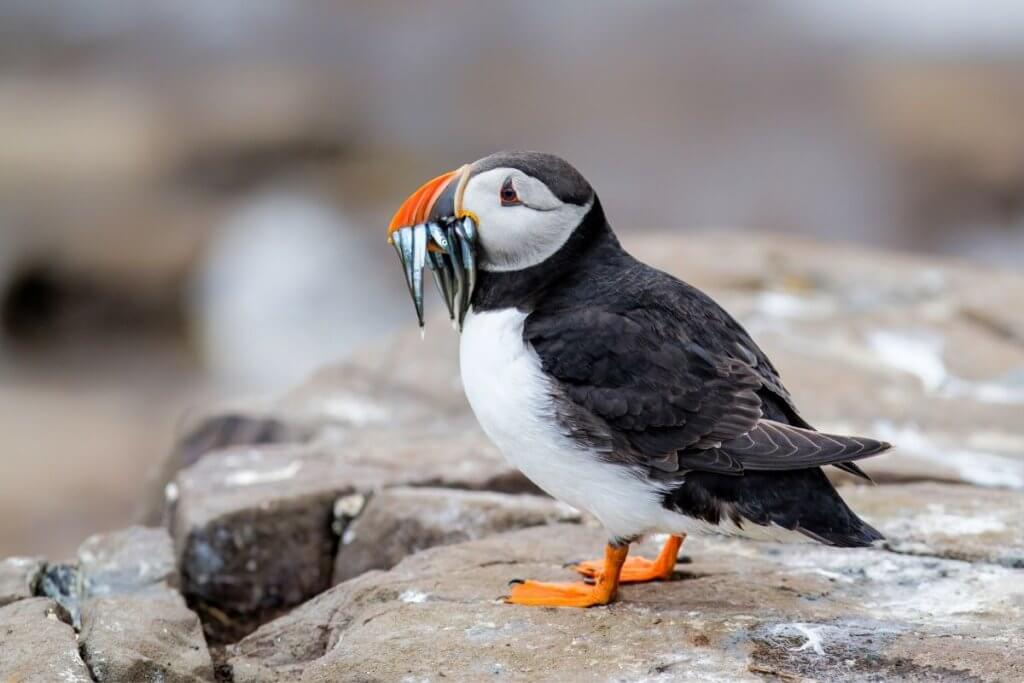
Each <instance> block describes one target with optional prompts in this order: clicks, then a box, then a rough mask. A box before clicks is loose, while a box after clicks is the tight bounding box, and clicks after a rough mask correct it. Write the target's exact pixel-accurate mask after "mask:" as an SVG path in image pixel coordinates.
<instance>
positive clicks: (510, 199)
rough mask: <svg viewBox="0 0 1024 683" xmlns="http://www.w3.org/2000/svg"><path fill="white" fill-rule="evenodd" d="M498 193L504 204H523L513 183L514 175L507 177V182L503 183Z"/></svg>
mask: <svg viewBox="0 0 1024 683" xmlns="http://www.w3.org/2000/svg"><path fill="white" fill-rule="evenodd" d="M498 194H499V196H500V197H501V205H502V206H515V205H516V204H522V202H521V201H519V194H518V193H517V192H516V188H515V186H514V185H513V184H512V176H509V177H508V178H505V182H503V183H502V184H501V192H500V193H498Z"/></svg>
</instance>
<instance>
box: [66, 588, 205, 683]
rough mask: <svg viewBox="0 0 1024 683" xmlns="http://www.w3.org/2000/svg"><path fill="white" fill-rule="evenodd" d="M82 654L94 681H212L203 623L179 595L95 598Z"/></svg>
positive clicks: (87, 609)
mask: <svg viewBox="0 0 1024 683" xmlns="http://www.w3.org/2000/svg"><path fill="white" fill-rule="evenodd" d="M80 643H81V654H82V657H83V658H84V660H85V662H86V664H87V665H88V666H89V670H90V671H91V672H92V676H93V680H95V681H100V682H103V681H110V682H111V683H113V682H116V681H160V682H161V683H192V682H194V681H213V680H214V676H213V663H212V661H211V659H210V652H209V650H208V649H207V646H206V639H205V638H204V637H203V628H202V624H200V622H199V617H198V616H197V615H196V614H195V612H193V611H191V610H190V609H188V607H186V606H185V601H184V600H183V599H182V598H181V596H180V595H178V594H177V593H172V592H168V593H167V594H166V595H163V596H160V597H156V596H153V595H147V596H139V595H133V596H118V597H102V598H92V599H89V600H87V601H86V602H85V604H84V606H83V608H82V630H81V635H80Z"/></svg>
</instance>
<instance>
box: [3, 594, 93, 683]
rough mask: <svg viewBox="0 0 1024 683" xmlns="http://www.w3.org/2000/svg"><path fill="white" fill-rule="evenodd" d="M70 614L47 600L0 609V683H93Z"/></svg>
mask: <svg viewBox="0 0 1024 683" xmlns="http://www.w3.org/2000/svg"><path fill="white" fill-rule="evenodd" d="M67 618H68V617H67V614H66V613H65V612H64V611H63V610H62V609H61V607H60V606H59V605H58V604H57V603H56V602H54V601H53V600H50V599H48V598H30V599H27V600H20V601H18V602H15V603H13V604H10V605H7V606H6V607H0V681H4V682H5V683H7V682H8V681H11V682H12V683H15V682H16V683H53V682H54V681H61V682H62V683H90V682H91V681H92V678H91V677H90V676H89V669H88V668H87V667H86V666H85V662H83V661H82V658H81V656H79V653H78V640H77V637H76V635H75V631H74V629H72V628H71V626H70V625H69V624H68V623H66V621H65V620H66V619H67Z"/></svg>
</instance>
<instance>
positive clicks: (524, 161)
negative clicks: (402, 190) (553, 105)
mask: <svg viewBox="0 0 1024 683" xmlns="http://www.w3.org/2000/svg"><path fill="white" fill-rule="evenodd" d="M593 203H594V191H593V189H591V187H590V184H589V183H587V181H586V180H585V179H584V178H583V176H582V175H580V173H579V171H577V170H576V169H575V168H573V167H572V166H571V165H569V163H568V162H566V161H565V160H563V159H561V158H559V157H557V156H554V155H553V154H543V153H540V152H498V153H496V154H492V155H490V156H487V157H484V158H483V159H480V160H479V161H476V162H474V163H472V164H466V165H465V166H463V167H462V168H459V169H457V170H455V171H451V172H449V173H445V174H443V175H440V176H438V177H436V178H434V179H433V180H431V181H430V182H428V183H426V184H424V185H423V186H421V187H420V188H419V189H418V190H417V191H416V192H414V193H413V194H412V196H410V197H409V198H408V199H407V200H405V202H404V203H403V204H402V206H401V208H399V210H398V212H397V213H395V216H394V218H392V220H391V224H390V225H389V226H388V241H389V242H391V243H392V244H394V245H395V247H396V250H397V251H398V254H399V258H400V259H401V260H402V261H403V265H405V269H406V275H407V278H408V279H409V286H410V292H411V293H412V295H413V300H414V302H415V303H416V308H417V313H418V315H419V317H420V324H421V325H422V324H423V323H422V268H423V265H424V263H425V264H426V265H428V266H429V267H430V268H431V269H432V270H433V271H434V273H435V280H436V281H437V282H438V287H439V289H440V290H441V292H442V296H444V297H445V300H446V301H447V302H448V304H449V312H450V313H451V314H452V317H453V319H456V320H457V321H458V322H459V323H461V321H462V317H463V316H464V315H465V311H466V308H467V307H468V302H469V297H470V296H471V295H472V283H473V282H474V281H475V270H476V268H477V267H479V268H481V269H483V270H490V271H514V270H521V269H523V268H529V267H530V266H534V265H537V264H538V263H541V262H543V261H544V260H546V259H548V258H549V257H551V256H552V255H554V254H555V252H557V251H558V250H559V248H560V247H561V246H562V245H563V244H565V242H566V241H567V240H568V239H569V237H570V236H571V235H572V233H573V231H574V230H576V228H577V227H579V225H580V224H581V223H582V222H583V218H584V217H585V216H586V215H587V212H588V211H589V210H590V208H591V206H592V205H593ZM421 248H422V251H423V252H424V256H423V257H420V249H421ZM449 270H450V271H451V272H448V271H449ZM446 275H447V276H450V277H451V279H452V284H453V285H454V287H453V291H451V292H448V293H446V292H445V281H444V279H445V276H446ZM460 277H462V278H463V279H464V280H465V281H466V282H465V283H464V286H463V288H462V290H460V291H455V290H456V289H457V288H458V284H459V282H458V280H459V278H460Z"/></svg>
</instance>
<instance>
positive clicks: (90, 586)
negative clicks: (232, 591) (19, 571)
mask: <svg viewBox="0 0 1024 683" xmlns="http://www.w3.org/2000/svg"><path fill="white" fill-rule="evenodd" d="M177 585H178V571H177V566H176V564H175V558H174V552H173V546H172V543H171V537H170V535H169V534H168V533H167V531H166V530H164V529H152V528H147V527H140V526H134V527H129V528H127V529H123V530H120V531H114V532H110V533H105V534H96V535H94V536H91V537H89V538H88V539H86V540H85V541H84V542H83V543H82V545H81V546H79V548H78V561H77V562H76V563H74V564H50V565H47V566H46V567H45V569H44V571H43V573H42V575H41V576H40V579H39V592H41V593H42V594H43V595H45V596H47V597H49V598H52V599H54V600H56V601H57V602H58V603H59V604H60V605H61V607H62V608H64V609H65V610H66V611H67V613H68V614H69V615H70V620H71V624H72V625H73V626H74V627H75V628H76V629H77V628H79V627H80V626H81V614H82V603H83V601H85V600H87V599H88V598H92V597H98V596H106V595H133V594H149V595H155V596H164V595H166V594H168V593H171V594H173V593H174V591H173V588H174V587H176V586H177Z"/></svg>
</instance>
